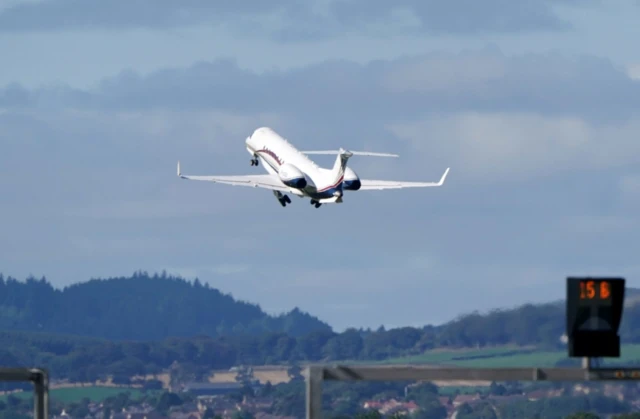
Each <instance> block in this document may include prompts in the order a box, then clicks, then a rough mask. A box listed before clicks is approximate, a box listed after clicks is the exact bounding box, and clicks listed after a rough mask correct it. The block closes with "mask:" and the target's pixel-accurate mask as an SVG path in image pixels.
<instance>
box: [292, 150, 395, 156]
mask: <svg viewBox="0 0 640 419" xmlns="http://www.w3.org/2000/svg"><path fill="white" fill-rule="evenodd" d="M349 152H350V153H352V154H353V155H354V156H371V157H400V156H398V155H397V154H391V153H376V152H373V151H351V150H349ZM302 153H304V154H340V150H317V151H302Z"/></svg>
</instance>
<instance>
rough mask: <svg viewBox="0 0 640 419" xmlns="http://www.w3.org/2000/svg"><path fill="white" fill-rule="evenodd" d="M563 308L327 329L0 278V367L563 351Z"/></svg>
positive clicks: (141, 277) (129, 286) (59, 372)
mask: <svg viewBox="0 0 640 419" xmlns="http://www.w3.org/2000/svg"><path fill="white" fill-rule="evenodd" d="M564 316H565V313H564V305H563V303H562V302H550V303H548V304H541V305H532V304H527V305H523V306H521V307H517V308H513V309H508V310H494V311H491V312H489V313H470V314H466V315H461V316H460V317H458V318H456V319H453V320H451V321H450V322H447V323H445V324H441V325H425V326H423V327H418V328H416V327H400V328H395V329H390V330H385V329H384V328H383V327H380V328H378V329H376V330H370V329H361V328H351V329H348V330H345V331H343V332H340V333H338V332H335V331H333V330H332V329H331V327H330V326H329V325H327V324H326V323H324V322H322V321H321V320H319V319H318V318H316V317H314V316H312V315H310V314H308V313H304V312H302V311H301V310H299V309H297V308H296V309H294V310H292V311H291V312H289V313H286V314H282V315H279V316H272V315H268V314H266V313H265V312H264V311H263V310H262V309H261V308H260V307H259V306H258V305H255V304H250V303H247V302H242V301H237V300H235V299H234V298H233V297H232V296H230V295H226V294H223V293H222V292H220V291H219V290H216V289H214V288H211V287H209V286H208V285H207V284H202V283H200V282H199V281H198V280H197V279H196V280H194V281H187V280H185V279H182V278H179V277H173V276H168V275H166V274H164V273H162V274H154V275H149V274H147V273H144V272H138V273H135V274H134V275H132V276H131V277H127V278H109V279H92V280H90V281H88V282H85V283H80V284H75V285H72V286H69V287H66V288H64V289H55V288H54V287H53V286H52V285H51V284H50V283H49V282H48V281H47V280H46V279H45V278H41V279H35V278H27V279H26V280H25V281H19V280H17V279H14V278H11V277H6V278H5V277H0V330H2V332H0V363H1V364H4V365H16V366H18V365H21V366H33V365H42V366H46V367H47V368H48V369H50V371H51V372H52V373H53V374H55V376H57V377H58V378H63V377H64V378H69V379H72V380H74V381H94V380H95V379H98V378H101V377H105V376H107V375H110V376H114V377H116V380H120V381H123V382H126V380H128V377H131V376H132V375H136V374H153V373H159V372H161V371H163V370H166V369H167V368H168V367H169V366H170V365H171V364H172V363H173V362H174V361H177V362H179V363H181V364H182V365H184V366H185V367H186V368H188V367H189V366H191V367H193V369H194V370H201V371H206V370H212V369H226V368H229V367H232V366H234V365H240V364H249V365H264V364H295V363H302V362H306V361H334V360H369V361H371V360H385V359H388V358H391V357H398V356H407V355H417V354H422V353H424V352H425V351H427V350H430V349H433V348H464V347H491V346H500V345H515V346H520V347H522V346H529V347H531V351H536V350H544V349H563V348H564V346H563V343H562V342H561V341H560V336H561V335H562V334H563V333H564V329H565V317H564ZM639 320H640V306H638V305H631V306H629V307H627V308H626V309H625V313H624V318H623V322H622V326H621V336H622V341H623V342H625V343H636V342H639V341H640V330H637V329H635V330H634V329H632V327H631V326H632V325H633V324H634V322H635V324H638V323H637V322H638V321H639Z"/></svg>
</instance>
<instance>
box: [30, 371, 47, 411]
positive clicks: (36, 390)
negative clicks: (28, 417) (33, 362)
mask: <svg viewBox="0 0 640 419" xmlns="http://www.w3.org/2000/svg"><path fill="white" fill-rule="evenodd" d="M33 415H34V419H48V418H49V377H48V374H47V373H46V372H45V371H42V370H39V371H34V374H33Z"/></svg>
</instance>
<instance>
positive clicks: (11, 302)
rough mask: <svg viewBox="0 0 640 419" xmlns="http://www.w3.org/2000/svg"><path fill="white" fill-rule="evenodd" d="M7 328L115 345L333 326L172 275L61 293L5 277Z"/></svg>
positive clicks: (1, 281) (0, 285) (0, 311)
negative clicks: (117, 342) (88, 338)
mask: <svg viewBox="0 0 640 419" xmlns="http://www.w3.org/2000/svg"><path fill="white" fill-rule="evenodd" d="M0 330H23V331H41V332H50V333H64V334H71V335H81V336H91V337H99V338H105V339H111V340H160V339H164V338H167V337H185V336H196V335H207V336H232V335H260V334H263V333H268V332H284V333H287V334H289V335H291V336H300V335H302V334H306V333H308V332H309V331H313V330H324V331H330V330H331V327H330V326H329V325H328V324H326V323H324V322H321V321H320V320H318V319H317V318H316V317H313V316H310V315H309V314H306V313H303V312H301V311H300V310H299V309H297V308H296V309H294V310H292V311H291V312H289V313H287V314H283V315H280V316H270V315H268V314H266V313H265V312H264V311H262V309H261V308H260V306H259V305H256V304H250V303H247V302H243V301H237V300H235V299H234V298H233V297H231V296H230V295H226V294H223V293H221V292H220V291H218V290H217V289H214V288H211V287H210V286H209V284H207V283H205V284H202V283H201V282H200V281H199V280H198V279H196V280H194V281H193V282H190V281H187V280H185V279H183V278H180V277H175V276H170V275H167V274H166V273H164V272H163V273H162V274H154V275H149V274H148V273H146V272H137V273H135V274H134V275H133V276H131V277H121V278H109V279H92V280H90V281H88V282H84V283H80V284H75V285H71V286H68V287H66V288H64V289H62V290H60V289H55V288H54V287H53V286H52V285H51V284H50V283H49V282H48V281H47V280H46V278H41V279H35V278H27V279H26V281H18V280H17V279H15V278H11V277H8V278H6V279H5V278H4V277H3V276H2V275H0Z"/></svg>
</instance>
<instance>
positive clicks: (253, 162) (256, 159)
mask: <svg viewBox="0 0 640 419" xmlns="http://www.w3.org/2000/svg"><path fill="white" fill-rule="evenodd" d="M250 161H251V166H257V165H258V164H259V161H258V158H257V157H254V158H252V159H251V160H250Z"/></svg>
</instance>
